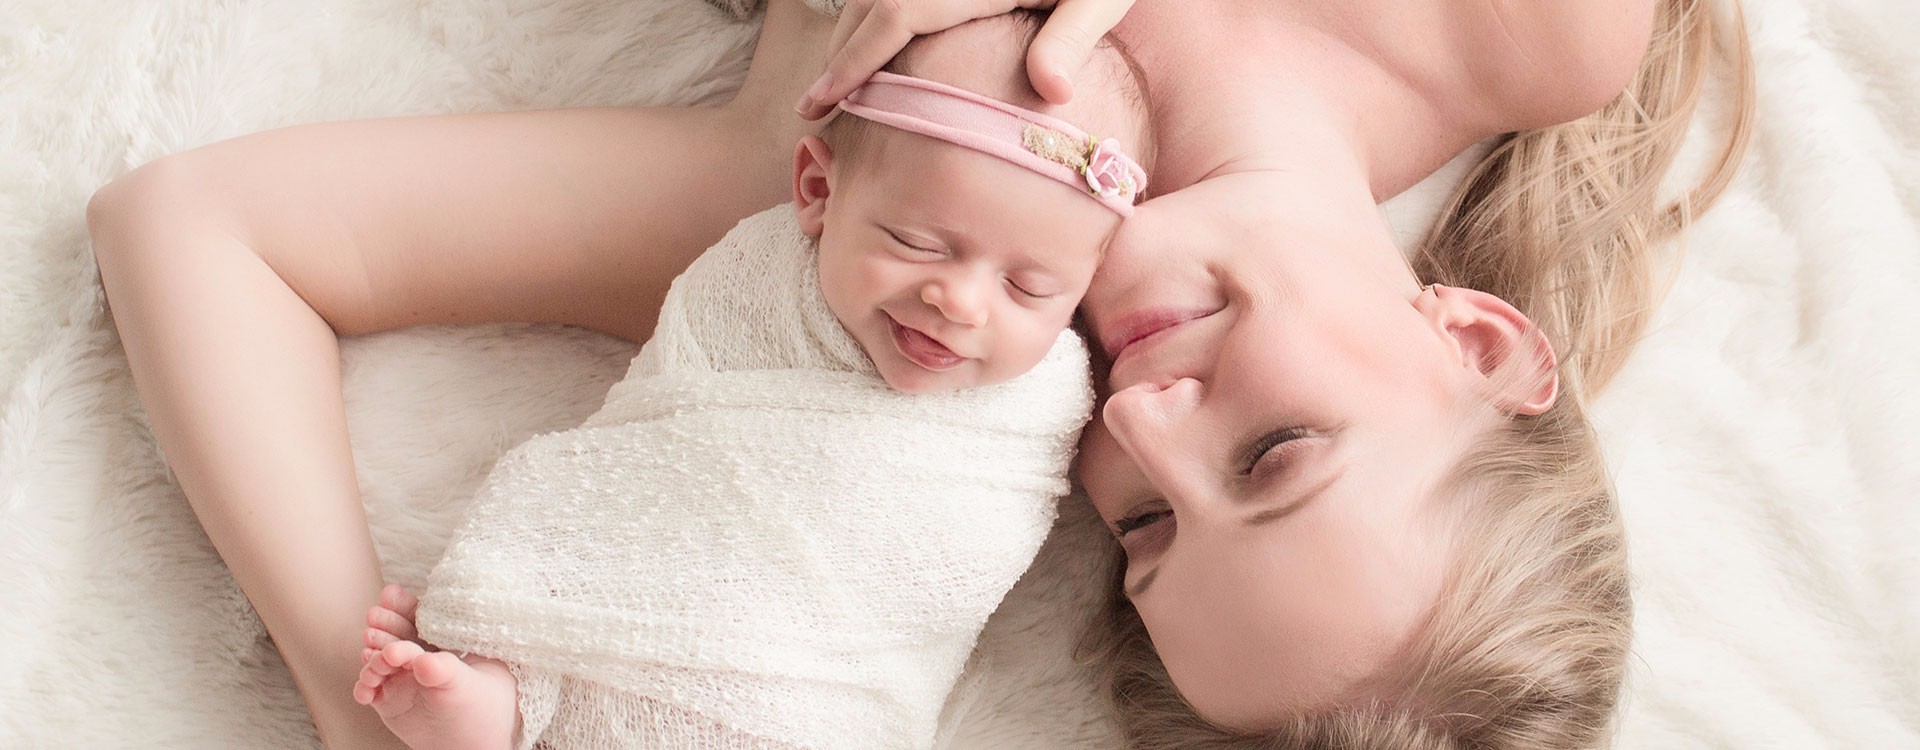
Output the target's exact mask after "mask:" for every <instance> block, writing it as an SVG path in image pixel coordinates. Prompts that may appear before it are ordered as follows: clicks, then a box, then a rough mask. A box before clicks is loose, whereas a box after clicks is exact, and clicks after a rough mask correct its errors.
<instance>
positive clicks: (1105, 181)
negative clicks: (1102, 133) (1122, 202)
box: [1081, 138, 1144, 199]
mask: <svg viewBox="0 0 1920 750" xmlns="http://www.w3.org/2000/svg"><path fill="white" fill-rule="evenodd" d="M1138 169H1139V168H1138V167H1135V166H1133V163H1132V160H1130V159H1128V158H1127V157H1126V155H1125V153H1123V152H1122V151H1121V150H1120V142H1119V141H1116V140H1114V139H1112V138H1108V139H1106V140H1104V141H1101V142H1100V143H1099V144H1097V145H1095V146H1094V147H1093V152H1092V153H1089V154H1087V166H1086V168H1085V169H1083V170H1081V174H1083V175H1085V176H1086V178H1087V187H1089V188H1092V189H1093V194H1094V195H1097V196H1100V197H1102V198H1120V199H1131V198H1133V193H1134V190H1135V187H1134V186H1136V185H1139V184H1140V183H1141V182H1144V180H1141V179H1139V178H1138V177H1136V176H1135V175H1134V172H1135V171H1136V170H1138Z"/></svg>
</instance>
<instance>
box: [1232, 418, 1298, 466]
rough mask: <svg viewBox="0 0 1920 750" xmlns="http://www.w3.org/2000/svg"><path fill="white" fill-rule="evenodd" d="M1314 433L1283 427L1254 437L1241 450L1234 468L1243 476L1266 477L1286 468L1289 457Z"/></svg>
mask: <svg viewBox="0 0 1920 750" xmlns="http://www.w3.org/2000/svg"><path fill="white" fill-rule="evenodd" d="M1311 436H1312V434H1311V433H1309V432H1308V431H1307V430H1305V429H1302V428H1299V427H1282V428H1279V429H1276V430H1273V431H1271V432H1268V433H1265V434H1263V435H1261V436H1259V437H1256V438H1254V439H1253V440H1252V441H1251V442H1249V443H1247V447H1246V448H1244V449H1242V450H1241V452H1240V458H1239V460H1237V461H1235V462H1234V468H1235V469H1236V470H1238V471H1239V473H1240V476H1242V477H1265V476H1271V475H1272V474H1273V473H1274V472H1277V471H1280V470H1281V469H1284V468H1286V465H1287V459H1288V457H1289V456H1290V455H1291V454H1293V453H1295V452H1297V451H1298V450H1299V448H1300V445H1301V443H1302V442H1304V440H1305V439H1306V438H1308V437H1311Z"/></svg>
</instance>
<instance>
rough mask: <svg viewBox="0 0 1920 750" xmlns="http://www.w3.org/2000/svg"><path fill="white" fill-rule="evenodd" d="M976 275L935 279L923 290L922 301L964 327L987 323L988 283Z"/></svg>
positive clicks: (921, 293) (921, 291)
mask: <svg viewBox="0 0 1920 750" xmlns="http://www.w3.org/2000/svg"><path fill="white" fill-rule="evenodd" d="M976 276H977V274H955V275H952V276H948V277H944V278H939V279H934V280H932V281H929V282H927V284H926V285H925V286H922V287H921V288H920V299H921V301H923V302H926V303H927V304H929V305H932V306H933V307H934V309H937V310H939V311H940V314H941V315H943V316H946V318H947V320H951V321H953V322H955V323H958V324H960V325H963V326H967V327H970V328H978V327H980V326H983V325H986V324H987V301H988V299H989V298H988V296H987V295H988V293H989V291H990V290H988V289H987V288H986V287H987V284H986V283H985V282H984V281H983V280H981V279H979V278H976Z"/></svg>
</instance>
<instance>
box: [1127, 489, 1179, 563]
mask: <svg viewBox="0 0 1920 750" xmlns="http://www.w3.org/2000/svg"><path fill="white" fill-rule="evenodd" d="M1175 525H1176V524H1175V523H1174V517H1173V506H1171V505H1169V504H1167V501H1165V500H1161V499H1154V500H1148V501H1146V502H1143V503H1140V504H1139V505H1135V506H1134V507H1133V509H1131V510H1129V511H1127V514H1126V515H1125V516H1123V517H1121V518H1120V520H1117V521H1114V522H1113V527H1112V529H1113V535H1114V538H1116V539H1119V540H1120V548H1121V549H1123V550H1125V551H1126V553H1127V559H1128V560H1132V561H1135V562H1139V561H1140V560H1143V559H1145V558H1147V557H1148V556H1151V555H1154V554H1156V553H1158V552H1160V551H1161V550H1163V549H1166V547H1167V545H1168V544H1169V543H1171V542H1172V541H1173V530H1174V527H1175Z"/></svg>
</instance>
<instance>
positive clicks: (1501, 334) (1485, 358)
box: [1414, 284, 1560, 414]
mask: <svg viewBox="0 0 1920 750" xmlns="http://www.w3.org/2000/svg"><path fill="white" fill-rule="evenodd" d="M1414 307H1416V308H1418V309H1419V310H1420V312H1421V313H1422V314H1425V315H1426V316H1427V318H1428V319H1429V320H1431V321H1433V323H1434V324H1435V325H1436V326H1439V327H1440V329H1441V330H1442V331H1444V332H1445V333H1446V335H1447V336H1448V339H1449V340H1450V341H1451V342H1452V343H1453V346H1454V347H1455V348H1456V351H1458V352H1459V354H1460V359H1461V362H1462V364H1464V365H1466V366H1468V367H1470V368H1472V370H1473V371H1474V372H1475V373H1477V374H1478V376H1479V377H1480V379H1481V382H1482V383H1483V384H1484V386H1485V387H1486V388H1487V390H1488V391H1489V392H1490V393H1491V395H1492V397H1493V401H1494V405H1495V406H1496V407H1498V408H1499V409H1500V410H1501V411H1504V412H1508V413H1513V414H1539V413H1541V412H1544V411H1546V410H1547V409H1549V408H1552V407H1553V402H1554V399H1555V398H1557V397H1558V396H1559V394H1560V362H1559V358H1558V357H1557V356H1556V355H1555V354H1554V352H1553V344H1552V342H1549V341H1547V335H1546V334H1545V333H1543V332H1541V330H1540V328H1539V326H1536V325H1534V324H1533V321H1531V320H1528V319H1527V316H1525V315H1522V314H1521V313H1520V311H1519V310H1516V309H1514V307H1513V305H1509V304H1507V301H1506V300H1503V299H1500V298H1499V297H1495V296H1493V295H1491V294H1487V293H1486V292H1481V291H1476V290H1473V289H1461V288H1458V287H1450V286H1441V285H1439V284H1434V285H1432V286H1429V287H1427V288H1426V289H1424V290H1422V291H1421V292H1420V296H1419V297H1418V298H1416V299H1415V300H1414Z"/></svg>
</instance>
